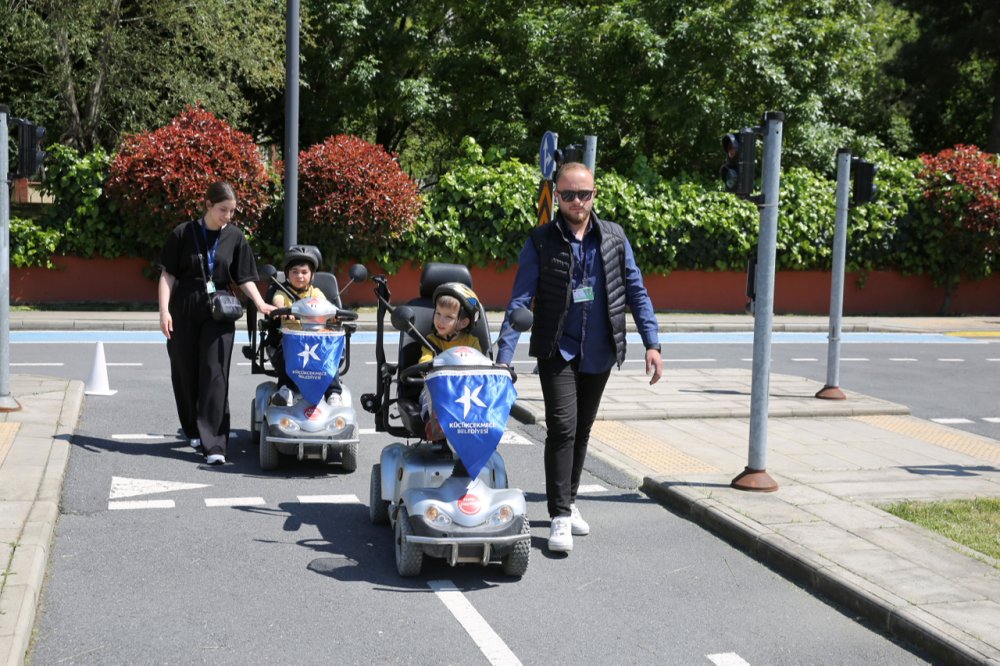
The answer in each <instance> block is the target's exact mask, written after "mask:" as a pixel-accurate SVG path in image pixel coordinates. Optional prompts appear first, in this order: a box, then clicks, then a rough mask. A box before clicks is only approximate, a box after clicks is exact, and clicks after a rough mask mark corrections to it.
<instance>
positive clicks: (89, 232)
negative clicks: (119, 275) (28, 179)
mask: <svg viewBox="0 0 1000 666" xmlns="http://www.w3.org/2000/svg"><path fill="white" fill-rule="evenodd" d="M110 164H111V157H110V156H109V155H108V154H107V153H106V152H104V150H103V149H101V148H96V149H95V150H93V151H91V152H89V153H87V154H86V155H80V153H79V152H78V151H77V150H76V149H75V148H71V147H69V146H64V145H60V144H56V145H54V146H50V147H49V148H48V156H47V157H46V159H45V181H44V183H43V185H42V191H43V192H44V193H45V194H47V195H50V196H51V197H52V198H53V203H52V204H51V205H50V206H49V207H48V208H47V211H46V215H45V224H46V226H47V227H48V228H50V229H53V230H58V231H59V232H60V235H61V237H62V238H61V241H60V243H59V248H58V249H59V253H60V254H65V255H73V256H78V257H93V256H101V257H107V258H114V257H120V256H130V255H135V254H137V253H138V250H139V248H138V247H137V246H136V243H135V237H134V235H133V234H132V233H131V228H130V227H129V226H128V225H125V224H123V223H122V220H121V218H120V217H118V216H117V215H116V214H115V211H114V208H113V207H112V205H111V203H110V201H109V200H108V199H107V197H105V196H104V183H105V181H106V180H107V177H108V168H109V166H110Z"/></svg>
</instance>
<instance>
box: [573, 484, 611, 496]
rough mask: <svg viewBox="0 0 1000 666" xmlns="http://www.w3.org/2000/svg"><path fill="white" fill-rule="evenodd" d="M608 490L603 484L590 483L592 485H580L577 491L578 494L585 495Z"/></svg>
mask: <svg viewBox="0 0 1000 666" xmlns="http://www.w3.org/2000/svg"><path fill="white" fill-rule="evenodd" d="M607 490H608V489H607V488H605V487H604V486H602V485H601V484H599V483H593V484H590V485H582V486H580V487H579V488H577V489H576V493H577V494H578V495H585V494H586V495H589V494H592V493H603V492H606V491H607Z"/></svg>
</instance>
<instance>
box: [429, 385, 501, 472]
mask: <svg viewBox="0 0 1000 666" xmlns="http://www.w3.org/2000/svg"><path fill="white" fill-rule="evenodd" d="M474 372H475V374H470V372H469V368H468V367H466V368H442V369H440V370H439V369H434V370H432V371H431V372H429V373H427V378H426V380H425V382H426V385H427V391H428V392H429V393H430V395H431V404H432V405H433V409H434V414H435V416H436V417H437V420H438V423H439V424H440V425H441V430H443V431H444V434H445V437H447V438H448V442H449V443H450V444H451V446H452V448H454V449H455V451H456V453H458V457H459V458H460V459H461V460H462V463H463V464H464V465H465V468H466V469H467V470H469V475H470V476H472V478H476V476H477V475H478V474H479V470H481V469H482V468H483V465H485V464H486V462H487V461H488V460H489V459H490V456H491V455H493V452H494V451H496V448H497V445H498V444H499V443H500V438H501V437H503V431H504V428H505V427H506V426H507V418H508V417H509V416H510V408H511V405H513V404H514V401H515V400H516V399H517V391H515V390H514V383H513V382H512V381H511V380H510V373H509V372H507V370H504V369H502V368H492V367H491V368H476V369H475V371H474Z"/></svg>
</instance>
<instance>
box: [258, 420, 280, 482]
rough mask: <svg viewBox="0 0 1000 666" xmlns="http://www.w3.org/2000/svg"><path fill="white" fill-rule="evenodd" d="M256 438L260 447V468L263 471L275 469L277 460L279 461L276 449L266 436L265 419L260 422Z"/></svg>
mask: <svg viewBox="0 0 1000 666" xmlns="http://www.w3.org/2000/svg"><path fill="white" fill-rule="evenodd" d="M258 440H259V442H260V445H259V447H258V448H259V449H260V468H261V469H262V470H264V471H268V470H272V469H277V467H278V462H279V461H280V459H279V457H278V449H277V447H275V446H274V444H272V443H271V441H270V440H269V439H268V438H267V421H264V422H263V423H262V424H261V428H260V437H259V438H258Z"/></svg>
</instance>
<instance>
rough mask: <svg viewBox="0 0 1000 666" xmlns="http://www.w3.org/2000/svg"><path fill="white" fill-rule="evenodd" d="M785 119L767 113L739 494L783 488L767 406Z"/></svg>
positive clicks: (736, 485) (736, 481) (734, 483)
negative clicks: (745, 455)
mask: <svg viewBox="0 0 1000 666" xmlns="http://www.w3.org/2000/svg"><path fill="white" fill-rule="evenodd" d="M784 120H785V114H783V113H779V112H777V111H769V112H767V113H766V114H764V128H763V129H764V165H763V177H762V187H761V194H762V196H761V199H762V201H761V203H760V239H759V241H758V244H757V276H756V278H757V280H756V281H757V299H756V302H755V304H754V326H753V377H752V379H751V385H750V455H749V462H748V464H747V467H746V469H744V470H743V472H742V473H740V474H739V476H737V477H736V478H735V479H733V481H732V484H731V485H732V487H733V488H737V489H739V490H754V491H761V492H772V491H775V490H777V489H778V484H777V483H775V482H774V479H772V478H771V476H770V475H769V474H768V473H767V471H766V470H767V405H768V391H769V389H770V381H771V327H772V325H773V321H774V266H775V257H776V255H777V245H778V186H779V180H780V176H781V126H782V123H783V122H784Z"/></svg>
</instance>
